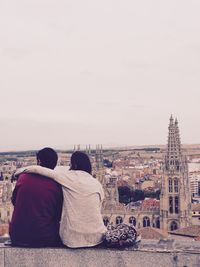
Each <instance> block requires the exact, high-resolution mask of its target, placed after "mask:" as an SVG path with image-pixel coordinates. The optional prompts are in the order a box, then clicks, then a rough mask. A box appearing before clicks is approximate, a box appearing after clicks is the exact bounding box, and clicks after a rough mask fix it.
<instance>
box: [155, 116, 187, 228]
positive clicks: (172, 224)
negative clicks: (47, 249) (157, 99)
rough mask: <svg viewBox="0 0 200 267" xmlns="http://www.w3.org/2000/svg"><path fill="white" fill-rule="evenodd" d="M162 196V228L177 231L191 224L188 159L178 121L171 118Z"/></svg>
mask: <svg viewBox="0 0 200 267" xmlns="http://www.w3.org/2000/svg"><path fill="white" fill-rule="evenodd" d="M168 130H169V133H168V144H167V149H166V154H165V158H164V168H163V177H162V188H161V196H160V216H161V218H160V219H161V228H162V229H165V230H168V231H169V230H170V231H172V230H175V229H177V228H183V227H187V226H189V225H190V223H191V218H190V217H191V197H190V189H189V188H190V183H189V177H188V167H187V159H186V157H185V156H184V155H183V153H182V148H181V140H180V134H179V127H178V120H177V119H175V120H174V119H173V117H172V116H171V117H170V121H169V127H168Z"/></svg>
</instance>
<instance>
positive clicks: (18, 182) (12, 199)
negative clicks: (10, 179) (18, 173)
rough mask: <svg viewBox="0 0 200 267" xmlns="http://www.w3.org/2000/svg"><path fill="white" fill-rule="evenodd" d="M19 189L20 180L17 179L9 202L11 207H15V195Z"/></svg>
mask: <svg viewBox="0 0 200 267" xmlns="http://www.w3.org/2000/svg"><path fill="white" fill-rule="evenodd" d="M20 187H21V180H20V178H19V179H18V181H17V183H16V185H15V188H14V190H13V193H12V196H11V202H12V204H13V206H15V203H16V199H17V194H18V191H19V189H20Z"/></svg>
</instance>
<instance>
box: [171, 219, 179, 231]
mask: <svg viewBox="0 0 200 267" xmlns="http://www.w3.org/2000/svg"><path fill="white" fill-rule="evenodd" d="M176 229H178V224H177V222H175V221H172V222H171V225H170V230H171V231H174V230H176Z"/></svg>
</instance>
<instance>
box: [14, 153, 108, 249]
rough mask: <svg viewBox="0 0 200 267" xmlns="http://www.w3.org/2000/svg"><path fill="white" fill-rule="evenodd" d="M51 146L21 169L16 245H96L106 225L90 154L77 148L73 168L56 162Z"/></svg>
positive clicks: (16, 204) (16, 198) (16, 199)
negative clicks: (30, 163)
mask: <svg viewBox="0 0 200 267" xmlns="http://www.w3.org/2000/svg"><path fill="white" fill-rule="evenodd" d="M57 160H58V156H57V153H56V152H55V151H54V150H53V149H52V148H44V149H42V150H40V151H39V152H38V153H37V166H30V167H27V168H24V169H20V170H19V171H17V173H16V174H15V175H16V176H18V180H17V183H16V186H15V189H14V191H13V195H12V203H13V205H14V211H13V215H12V219H11V223H10V228H9V233H10V238H11V242H12V245H14V246H25V247H49V246H61V245H62V244H64V245H66V246H68V247H71V248H78V247H92V246H96V245H98V244H100V243H101V242H103V238H104V235H105V233H106V231H107V228H106V227H105V226H104V223H103V219H102V215H101V204H102V201H103V199H104V192H103V188H102V186H101V184H100V183H99V182H98V180H96V179H95V178H94V177H93V176H92V175H91V173H92V167H91V163H90V160H89V157H88V156H87V155H86V154H85V153H83V152H80V151H76V152H74V153H73V154H72V157H71V167H70V170H66V167H58V169H56V170H54V168H55V167H56V165H57Z"/></svg>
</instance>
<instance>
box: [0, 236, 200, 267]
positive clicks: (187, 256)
mask: <svg viewBox="0 0 200 267" xmlns="http://www.w3.org/2000/svg"><path fill="white" fill-rule="evenodd" d="M65 266H66V267H104V266H106V267H129V266H130V267H149V266H150V267H154V266H155V267H165V266H166V267H171V266H172V267H186V266H187V267H198V266H200V242H184V243H176V242H174V241H173V240H171V241H165V240H163V241H160V242H158V241H154V240H148V241H142V242H141V244H140V245H139V247H138V248H137V249H135V250H134V249H125V250H117V249H104V248H88V249H87V248H86V249H68V248H56V249H55V248H41V249H32V248H14V247H5V246H3V245H2V246H1V247H0V267H65Z"/></svg>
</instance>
